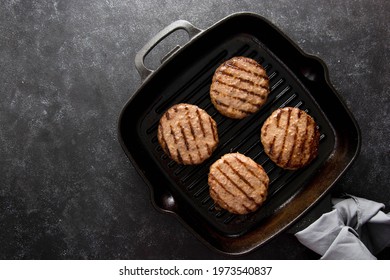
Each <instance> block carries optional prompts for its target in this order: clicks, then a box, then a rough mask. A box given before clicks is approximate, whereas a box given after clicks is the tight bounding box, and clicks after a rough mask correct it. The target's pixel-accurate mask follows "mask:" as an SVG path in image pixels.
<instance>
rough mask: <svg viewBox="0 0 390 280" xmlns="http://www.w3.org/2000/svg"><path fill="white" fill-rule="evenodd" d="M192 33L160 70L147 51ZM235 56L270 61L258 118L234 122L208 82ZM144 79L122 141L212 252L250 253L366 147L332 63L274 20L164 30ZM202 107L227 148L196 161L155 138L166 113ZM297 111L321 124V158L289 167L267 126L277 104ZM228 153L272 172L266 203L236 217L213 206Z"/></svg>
mask: <svg viewBox="0 0 390 280" xmlns="http://www.w3.org/2000/svg"><path fill="white" fill-rule="evenodd" d="M178 29H184V30H185V31H186V32H187V33H188V35H189V42H188V43H187V44H185V45H184V46H181V47H176V48H175V49H174V50H173V51H172V52H171V53H169V54H168V55H167V57H165V59H164V60H163V62H162V64H161V66H160V67H158V69H157V70H155V71H152V70H150V69H147V68H146V67H145V65H144V58H145V56H146V55H147V54H148V53H149V52H150V51H151V50H152V49H153V48H154V47H155V46H156V45H157V44H158V43H159V42H161V41H162V40H163V39H164V38H165V37H167V36H168V35H169V34H171V33H172V32H174V31H176V30H178ZM233 56H247V57H251V58H253V59H255V60H256V61H258V62H259V63H261V64H262V65H263V67H265V69H266V71H267V74H268V75H269V78H270V88H271V93H270V95H269V98H268V100H267V103H266V104H265V105H264V106H263V107H262V109H261V110H260V111H259V112H258V113H256V114H254V115H253V116H250V117H247V118H245V119H243V120H232V119H228V118H226V117H224V116H222V115H221V114H219V113H218V112H217V111H216V110H215V108H214V107H213V105H212V104H211V101H210V97H209V88H210V84H211V78H212V76H213V73H214V71H215V69H216V68H217V67H218V66H219V65H220V64H221V63H222V62H224V61H225V60H227V59H229V58H231V57H233ZM135 63H136V68H137V70H138V72H139V73H140V76H141V79H142V85H141V86H140V88H139V89H138V90H137V92H136V93H135V94H134V95H133V96H132V97H131V99H130V100H129V101H128V102H127V103H126V105H125V106H124V108H123V110H122V112H121V114H120V118H119V141H120V143H121V145H122V147H123V149H124V151H125V153H126V155H127V156H128V157H129V159H130V160H131V162H132V163H133V165H134V166H135V167H136V169H137V170H138V172H139V173H140V175H141V176H142V177H143V179H144V180H145V182H146V183H147V184H148V185H149V187H150V190H151V195H152V202H153V204H154V206H155V207H156V208H157V209H158V210H161V211H163V212H168V213H173V214H175V215H176V216H177V217H178V219H179V220H180V221H181V222H183V224H184V225H185V226H187V227H188V228H189V229H190V230H191V231H192V232H193V233H194V234H195V235H196V236H197V237H199V238H200V239H201V240H202V241H204V242H205V243H206V244H207V245H209V246H210V247H211V248H213V249H215V250H217V251H219V252H223V253H226V254H234V255H239V254H244V253H248V252H250V251H252V250H253V249H255V248H258V247H259V246H261V245H262V244H264V243H265V242H267V241H268V240H270V239H271V238H273V237H274V236H276V235H277V234H278V233H280V232H281V231H283V230H285V229H286V228H287V227H288V226H289V225H291V224H292V223H293V222H294V221H296V220H297V219H298V218H300V217H301V216H302V215H303V214H304V213H306V212H307V211H308V209H310V208H311V207H313V206H314V205H315V204H316V203H318V202H319V201H320V200H321V199H322V198H323V197H324V196H325V195H326V194H327V193H328V192H329V190H330V189H331V188H332V186H333V185H334V183H335V182H336V181H337V180H338V179H339V177H340V176H341V175H342V174H343V173H344V172H345V171H346V169H347V168H348V167H349V166H350V164H351V163H352V161H353V160H354V159H355V157H356V156H357V155H358V153H359V150H360V131H359V128H358V125H357V123H356V122H355V120H354V118H353V117H352V115H351V113H350V112H349V111H348V109H347V108H346V106H345V105H344V103H343V102H342V100H341V99H340V97H339V95H338V94H337V93H336V91H335V89H334V88H333V87H332V85H331V84H330V82H329V76H328V72H327V68H326V66H325V65H324V63H323V62H322V61H321V60H320V59H318V58H317V57H314V56H311V55H307V54H305V53H304V52H303V51H302V50H301V49H299V47H298V46H297V45H295V44H294V43H293V42H292V41H291V40H290V39H289V38H287V37H286V36H285V35H284V34H283V33H282V32H281V31H280V30H279V29H277V28H276V27H275V26H273V25H272V24H271V23H270V22H269V21H267V20H266V19H264V18H262V17H260V16H258V15H255V14H251V13H238V14H233V15H231V16H229V17H227V18H225V19H223V20H221V21H219V22H218V23H216V24H215V25H213V26H211V27H210V28H208V29H207V30H200V29H198V28H196V27H194V26H193V25H192V24H190V23H189V22H187V21H182V20H179V21H176V22H174V23H172V24H171V25H169V26H168V27H166V28H165V29H163V30H162V31H161V32H160V33H158V34H157V35H156V36H155V37H154V38H153V39H152V40H151V41H150V42H149V43H147V44H146V45H145V47H144V48H143V49H142V50H141V51H140V52H139V53H138V54H137V56H136V58H135ZM182 102H184V103H190V104H196V105H198V106H199V107H201V108H203V109H205V110H206V111H207V112H208V113H209V114H210V115H211V116H212V117H213V118H214V119H215V121H216V122H217V125H218V134H219V137H220V144H219V146H218V148H217V149H216V151H215V152H214V153H213V155H212V157H211V158H210V159H208V160H207V161H206V162H204V163H203V164H201V165H198V166H183V165H179V164H176V163H175V162H173V161H172V160H170V159H169V158H168V157H167V156H166V155H165V154H164V152H163V151H162V149H161V147H160V146H159V144H158V140H157V126H158V122H159V119H160V117H161V116H162V114H163V113H164V112H165V111H166V110H167V109H168V108H169V107H171V106H172V105H174V104H177V103H182ZM284 106H293V107H299V108H300V109H302V110H305V111H306V112H308V113H309V114H310V115H311V116H313V117H314V119H315V120H316V122H317V124H318V126H319V129H320V133H321V140H320V147H319V156H318V157H317V158H316V159H315V160H314V161H313V162H312V163H311V164H310V165H309V166H308V167H306V168H304V169H300V170H297V171H286V170H283V169H281V168H279V167H277V166H275V164H273V163H272V162H271V160H269V158H268V157H267V156H266V155H265V154H264V152H263V147H262V145H261V142H260V129H261V126H262V124H263V122H264V121H265V119H266V118H267V117H268V116H269V115H270V114H271V113H272V112H273V111H274V110H275V109H277V108H279V107H284ZM229 152H240V153H243V154H245V155H247V156H249V157H251V158H252V159H254V160H255V161H256V162H258V163H260V164H262V165H263V167H264V169H265V170H266V172H267V174H268V176H269V177H270V186H269V195H268V198H267V201H266V203H265V204H264V205H263V206H262V207H261V208H260V209H259V210H258V211H256V212H255V213H252V214H248V215H243V216H240V215H233V214H230V213H228V212H226V211H222V210H218V209H216V208H215V205H214V202H213V201H212V199H211V198H210V196H209V192H208V185H207V176H208V170H209V167H210V165H211V164H212V163H213V162H214V161H215V160H217V159H219V158H220V157H221V156H222V155H224V154H225V153H229Z"/></svg>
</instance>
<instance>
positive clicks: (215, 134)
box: [209, 118, 218, 142]
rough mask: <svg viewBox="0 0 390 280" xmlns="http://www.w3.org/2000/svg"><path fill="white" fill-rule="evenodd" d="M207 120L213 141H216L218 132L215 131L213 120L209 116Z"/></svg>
mask: <svg viewBox="0 0 390 280" xmlns="http://www.w3.org/2000/svg"><path fill="white" fill-rule="evenodd" d="M209 122H210V127H211V131H212V133H213V139H214V141H215V142H218V132H217V131H215V127H214V124H213V120H212V119H211V118H209Z"/></svg>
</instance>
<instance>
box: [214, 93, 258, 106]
mask: <svg viewBox="0 0 390 280" xmlns="http://www.w3.org/2000/svg"><path fill="white" fill-rule="evenodd" d="M211 91H212V92H214V93H216V94H217V95H223V96H225V97H228V98H232V99H236V100H240V101H241V102H244V103H247V104H250V105H252V106H254V107H256V108H260V107H261V105H260V104H256V103H253V102H250V101H249V100H248V99H245V98H242V97H239V96H235V95H228V94H226V93H223V92H221V91H218V90H215V89H213V90H211ZM216 101H217V102H219V100H216Z"/></svg>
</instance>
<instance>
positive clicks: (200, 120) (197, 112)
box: [196, 108, 206, 137]
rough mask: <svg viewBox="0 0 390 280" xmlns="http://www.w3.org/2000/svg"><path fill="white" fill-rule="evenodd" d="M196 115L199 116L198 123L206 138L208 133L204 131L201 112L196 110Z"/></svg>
mask: <svg viewBox="0 0 390 280" xmlns="http://www.w3.org/2000/svg"><path fill="white" fill-rule="evenodd" d="M196 115H197V116H198V122H199V124H200V129H201V130H202V133H203V137H206V133H205V131H204V126H203V120H202V118H201V116H200V111H199V109H198V108H196Z"/></svg>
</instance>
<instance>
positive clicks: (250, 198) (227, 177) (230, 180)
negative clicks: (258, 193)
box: [216, 166, 257, 205]
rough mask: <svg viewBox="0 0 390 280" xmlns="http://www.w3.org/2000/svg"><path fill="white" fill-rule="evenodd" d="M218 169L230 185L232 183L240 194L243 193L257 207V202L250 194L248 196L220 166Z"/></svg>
mask: <svg viewBox="0 0 390 280" xmlns="http://www.w3.org/2000/svg"><path fill="white" fill-rule="evenodd" d="M216 169H217V170H218V171H219V172H220V173H221V174H222V175H223V176H224V177H225V178H226V179H227V180H228V181H229V182H230V183H232V185H233V186H234V187H235V188H236V189H237V190H238V191H239V192H240V193H242V194H243V195H244V196H245V197H246V198H248V199H249V200H250V201H251V202H253V203H254V204H255V205H257V203H256V201H255V200H254V199H253V198H252V197H250V196H248V194H247V193H246V192H245V191H244V190H243V189H241V188H240V186H239V185H237V183H236V182H234V180H233V179H232V178H230V177H229V175H228V174H226V173H225V172H223V170H222V169H221V168H220V167H219V166H217V167H216Z"/></svg>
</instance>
